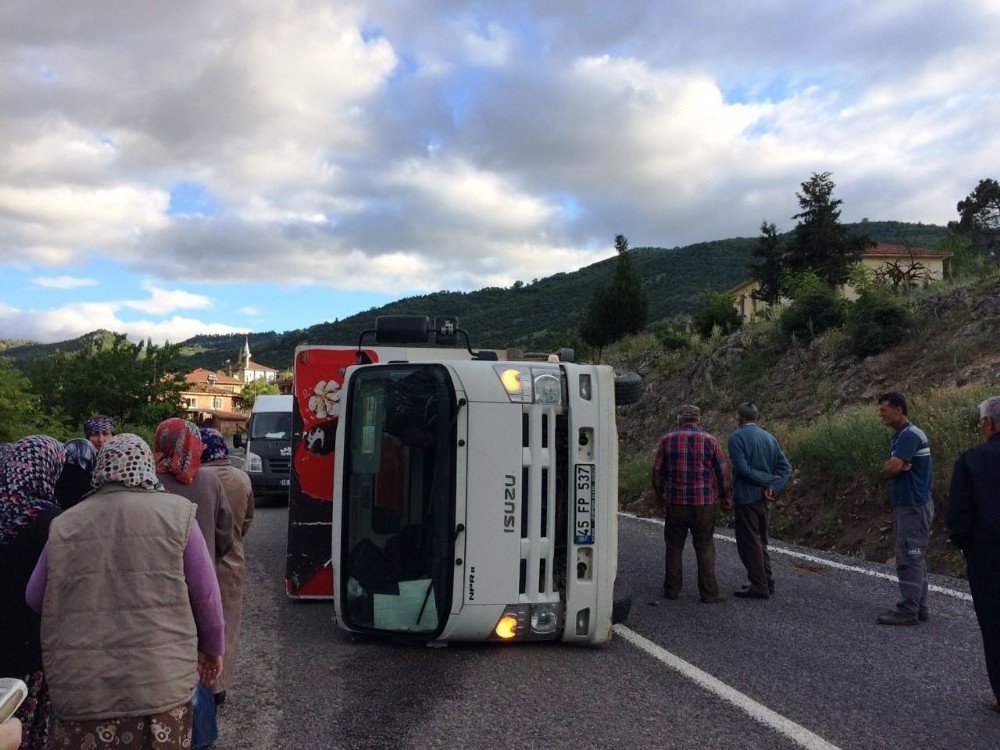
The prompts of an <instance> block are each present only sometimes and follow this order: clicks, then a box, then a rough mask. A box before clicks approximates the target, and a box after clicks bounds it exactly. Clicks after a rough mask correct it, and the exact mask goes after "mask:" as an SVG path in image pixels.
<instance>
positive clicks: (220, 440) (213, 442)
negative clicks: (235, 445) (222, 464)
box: [199, 427, 229, 464]
mask: <svg viewBox="0 0 1000 750" xmlns="http://www.w3.org/2000/svg"><path fill="white" fill-rule="evenodd" d="M199 432H200V433H201V442H202V445H204V446H205V448H204V450H202V452H201V462H202V463H203V464H207V463H209V462H211V461H227V460H228V459H229V446H228V445H226V438H225V437H224V436H223V434H222V433H221V432H219V431H218V430H213V429H212V428H211V427H202V428H201V430H199Z"/></svg>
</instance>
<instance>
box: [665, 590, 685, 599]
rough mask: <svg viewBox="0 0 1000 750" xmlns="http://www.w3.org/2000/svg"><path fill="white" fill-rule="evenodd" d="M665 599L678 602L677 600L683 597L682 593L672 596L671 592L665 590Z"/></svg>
mask: <svg viewBox="0 0 1000 750" xmlns="http://www.w3.org/2000/svg"><path fill="white" fill-rule="evenodd" d="M663 598H664V599H669V600H670V601H676V600H677V599H680V598H681V595H680V593H677V594H671V593H670V592H669V591H666V590H664V592H663Z"/></svg>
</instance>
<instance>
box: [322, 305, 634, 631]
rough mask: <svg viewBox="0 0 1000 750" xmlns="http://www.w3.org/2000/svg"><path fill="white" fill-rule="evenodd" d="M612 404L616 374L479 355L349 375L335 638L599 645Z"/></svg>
mask: <svg viewBox="0 0 1000 750" xmlns="http://www.w3.org/2000/svg"><path fill="white" fill-rule="evenodd" d="M424 320H425V321H427V322H426V327H427V329H428V331H433V330H435V323H434V322H433V321H431V319H424ZM408 325H411V326H414V327H415V328H420V326H421V325H423V324H413V323H412V322H411V324H408ZM385 328H386V329H387V330H390V329H391V323H390V322H387V323H386V325H385ZM470 351H471V348H470ZM615 405H616V402H615V374H614V372H613V371H612V369H611V368H610V367H606V366H599V365H586V364H576V363H573V362H565V361H556V362H528V361H506V362H499V361H497V360H496V359H495V358H492V359H491V358H479V357H476V356H473V357H472V358H470V359H465V360H457V359H455V360H450V359H440V360H423V361H400V362H387V363H378V364H361V365H356V366H352V367H348V368H346V370H345V373H344V381H343V387H342V389H341V393H340V404H339V420H338V424H337V433H336V445H337V450H336V456H335V465H334V477H333V480H334V491H333V509H332V510H333V513H332V515H333V518H332V521H333V524H332V535H333V539H332V558H331V562H332V569H333V592H334V600H335V606H336V613H337V622H338V624H339V626H340V627H341V628H342V629H344V630H348V631H351V632H357V633H371V634H382V635H389V636H397V637H404V638H414V639H419V640H427V641H452V640H455V641H484V640H485V641H498V642H499V641H504V642H520V641H532V640H559V641H563V642H567V643H578V644H590V645H594V644H602V643H605V642H607V641H608V640H609V638H610V637H611V624H612V610H613V606H614V597H615V595H614V585H615V578H616V572H617V560H618V554H617V553H618V516H617V510H618V436H617V430H616V425H615Z"/></svg>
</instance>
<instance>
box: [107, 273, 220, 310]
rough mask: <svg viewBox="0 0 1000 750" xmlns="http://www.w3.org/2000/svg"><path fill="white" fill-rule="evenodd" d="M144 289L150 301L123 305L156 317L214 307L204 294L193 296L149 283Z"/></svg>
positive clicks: (144, 300) (123, 303)
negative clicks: (176, 311)
mask: <svg viewBox="0 0 1000 750" xmlns="http://www.w3.org/2000/svg"><path fill="white" fill-rule="evenodd" d="M142 287H143V289H145V290H146V291H147V292H149V295H150V296H149V299H143V300H127V301H125V302H122V303H121V304H122V305H124V306H125V307H129V308H132V309H133V310H139V311H141V312H145V313H151V314H154V315H166V314H168V313H172V312H174V311H175V310H201V309H204V308H206V307H211V306H212V300H211V299H209V298H208V297H206V296H205V295H204V294H193V293H191V292H186V291H184V290H183V289H161V288H160V287H158V286H155V285H154V284H152V283H150V282H148V281H147V282H144V283H143V285H142Z"/></svg>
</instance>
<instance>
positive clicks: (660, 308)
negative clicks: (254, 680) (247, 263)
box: [4, 220, 947, 369]
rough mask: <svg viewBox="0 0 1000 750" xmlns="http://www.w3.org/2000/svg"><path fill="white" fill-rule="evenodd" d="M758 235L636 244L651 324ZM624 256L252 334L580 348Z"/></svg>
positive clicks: (733, 271) (917, 232)
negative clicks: (583, 329)
mask: <svg viewBox="0 0 1000 750" xmlns="http://www.w3.org/2000/svg"><path fill="white" fill-rule="evenodd" d="M844 226H845V227H846V228H847V229H849V230H850V231H857V232H863V233H867V234H868V235H869V236H870V237H871V238H872V239H873V240H875V241H876V242H884V243H890V244H901V245H902V244H910V245H913V246H923V247H936V246H937V244H938V243H939V242H940V240H941V238H942V237H944V236H945V234H946V232H947V229H946V228H945V227H941V226H936V225H933V224H907V223H903V222H895V221H868V220H863V221H862V222H859V223H857V224H846V225H844ZM756 243H757V238H756V237H734V238H731V239H725V240H715V241H712V242H700V243H696V244H694V245H687V246H685V247H674V248H662V247H638V248H634V249H630V250H628V251H627V252H628V254H629V258H630V260H631V265H632V267H633V268H634V269H635V272H636V273H637V274H638V275H639V276H640V277H641V279H642V284H643V287H644V288H645V289H646V291H647V292H648V294H649V310H648V315H647V322H649V323H652V322H655V321H660V320H676V319H680V318H683V317H685V316H687V315H689V314H690V313H692V312H693V311H694V310H695V309H696V308H697V307H698V304H699V300H700V299H701V295H702V292H703V291H704V289H705V288H706V287H712V288H713V289H717V290H722V289H728V288H729V287H731V286H734V285H735V284H737V283H739V282H740V281H742V280H743V279H745V278H746V277H747V276H748V275H749V271H748V266H749V264H750V262H751V251H752V250H753V248H754V246H755V245H756ZM616 263H617V258H616V257H610V258H607V259H605V260H602V261H599V262H597V263H593V264H591V265H589V266H585V267H583V268H580V269H579V270H577V271H573V272H568V273H557V274H555V275H553V276H549V277H547V278H544V279H536V280H533V281H530V282H520V281H518V282H515V283H514V284H513V285H512V286H510V287H507V288H501V287H487V288H485V289H479V290H477V291H474V292H451V291H441V292H434V293H431V294H425V295H419V296H414V297H406V298H404V299H400V300H397V301H395V302H390V303H389V304H386V305H383V306H381V307H376V308H372V309H370V310H366V311H364V312H361V313H357V314H355V315H351V316H349V317H346V318H343V319H341V320H334V321H330V322H324V323H318V324H316V325H313V326H309V327H308V328H300V329H295V330H291V331H285V332H283V333H277V332H275V331H266V332H262V333H251V334H249V336H248V337H247V338H248V339H249V343H250V350H251V352H252V353H253V358H254V360H256V361H258V362H261V363H264V364H266V365H269V366H271V367H275V368H278V369H288V368H290V366H291V361H292V355H293V353H294V351H295V347H296V346H297V345H299V344H301V343H306V342H308V343H310V344H353V343H355V342H356V341H357V339H358V334H359V333H360V332H361V331H362V330H364V329H365V328H369V327H371V326H372V325H374V322H375V317H376V316H377V315H393V314H395V315H404V314H426V315H438V314H451V315H456V316H458V319H459V322H460V323H461V325H462V327H463V328H465V329H466V330H468V331H469V332H470V333H471V334H472V337H473V341H474V342H475V344H476V345H477V346H483V347H490V348H505V347H508V346H516V347H519V348H521V349H525V350H545V349H550V348H553V347H557V346H566V345H573V343H575V342H577V341H578V337H579V330H580V325H581V323H582V321H583V319H584V315H585V314H586V311H587V308H588V306H589V305H590V300H591V297H592V296H593V293H594V290H595V288H596V287H597V286H598V284H599V283H600V282H602V281H604V280H606V279H610V278H612V277H613V276H614V274H615V268H616ZM94 336H110V334H109V333H108V332H106V331H105V332H102V331H95V332H94V333H89V334H86V335H85V336H82V337H80V338H78V339H73V340H72V341H65V342H59V343H55V344H29V345H21V346H14V347H11V348H9V349H7V350H6V351H4V356H7V357H10V358H11V359H13V360H14V361H15V363H16V364H17V365H18V366H19V367H23V366H24V365H25V364H26V363H27V362H28V361H31V360H34V359H38V358H39V357H44V356H47V355H49V354H53V353H54V352H56V351H62V352H73V351H80V350H82V349H84V348H86V346H87V345H88V343H90V342H91V341H92V340H93V337H94ZM243 341H244V336H243V335H242V334H233V335H227V336H217V335H204V336H194V337H192V338H190V339H187V340H185V341H183V342H180V354H179V358H178V362H179V364H181V365H183V366H185V367H188V368H190V369H194V368H195V367H207V368H209V369H221V368H223V367H224V366H225V364H226V361H227V360H230V361H232V362H235V361H236V360H237V356H238V353H239V351H240V350H241V349H242V347H243Z"/></svg>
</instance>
